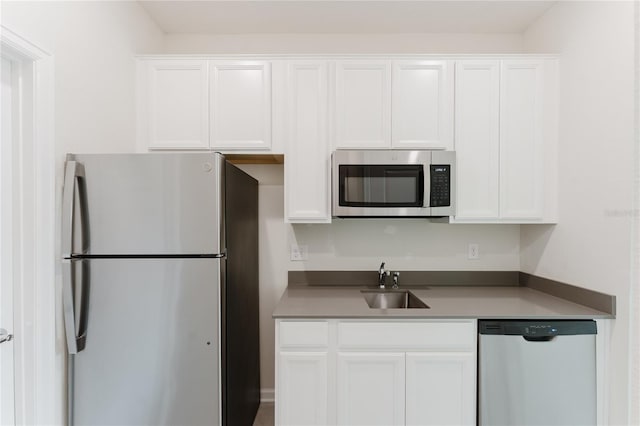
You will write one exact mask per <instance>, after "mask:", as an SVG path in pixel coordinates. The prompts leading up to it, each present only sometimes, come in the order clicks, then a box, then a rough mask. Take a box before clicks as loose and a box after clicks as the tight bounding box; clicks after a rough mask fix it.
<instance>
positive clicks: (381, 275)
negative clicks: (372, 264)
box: [378, 262, 389, 288]
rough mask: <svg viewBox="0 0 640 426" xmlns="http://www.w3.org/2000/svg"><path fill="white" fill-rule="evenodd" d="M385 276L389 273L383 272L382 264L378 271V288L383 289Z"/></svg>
mask: <svg viewBox="0 0 640 426" xmlns="http://www.w3.org/2000/svg"><path fill="white" fill-rule="evenodd" d="M387 275H389V272H388V271H385V270H384V262H382V263H381V264H380V269H378V286H379V287H380V288H384V284H385V280H386V278H387Z"/></svg>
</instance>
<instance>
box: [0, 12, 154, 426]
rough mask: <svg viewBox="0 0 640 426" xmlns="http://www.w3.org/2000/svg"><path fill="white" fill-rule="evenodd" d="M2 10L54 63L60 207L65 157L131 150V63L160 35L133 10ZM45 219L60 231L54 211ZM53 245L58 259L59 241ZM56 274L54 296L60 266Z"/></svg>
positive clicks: (60, 377) (60, 356)
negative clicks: (65, 155) (51, 219)
mask: <svg viewBox="0 0 640 426" xmlns="http://www.w3.org/2000/svg"><path fill="white" fill-rule="evenodd" d="M1 7H2V14H1V17H2V25H3V26H4V27H6V28H8V29H10V30H12V31H13V32H15V33H16V34H18V35H19V36H21V37H23V38H25V39H26V40H28V41H29V42H31V43H33V44H35V45H37V46H38V47H40V48H41V49H43V50H44V51H46V52H48V53H50V54H51V55H52V56H53V60H54V70H55V71H54V72H55V79H54V98H55V117H54V120H55V136H54V140H55V153H56V154H55V156H56V171H57V173H56V181H57V185H56V187H57V188H58V191H57V194H56V196H57V203H56V205H57V206H59V205H60V195H61V194H60V192H61V182H62V166H63V160H64V154H65V153H66V152H118V151H124V152H130V151H133V150H134V147H135V137H136V132H135V123H136V117H135V60H134V55H135V54H136V53H145V52H147V53H157V52H160V51H161V50H162V48H163V46H164V38H163V34H162V32H160V30H159V29H158V28H157V26H156V25H155V23H154V22H153V21H151V19H150V18H149V17H148V15H147V14H146V12H145V11H144V10H143V9H142V8H141V7H140V6H139V5H138V4H137V3H136V2H30V1H20V2H13V1H3V2H2V6H1ZM27 195H28V194H27ZM51 214H52V215H55V216H56V220H55V223H56V224H58V223H60V217H59V216H60V209H59V208H56V211H55V212H51ZM58 232H59V229H56V233H58ZM56 240H57V242H56V248H57V250H58V253H59V247H60V243H59V242H60V237H59V235H57V236H56ZM56 269H57V274H56V282H57V285H58V289H59V288H60V287H59V285H60V268H59V264H57V265H56ZM56 294H57V295H56V297H57V300H56V306H57V307H61V302H60V300H61V297H60V291H59V290H58V291H57V292H56ZM57 314H58V317H59V318H56V322H57V324H56V326H57V329H58V332H57V334H58V336H57V341H56V348H57V353H56V358H57V365H56V368H57V371H56V375H55V376H56V380H57V383H60V385H61V386H60V389H59V392H58V393H57V394H56V395H49V397H50V398H52V400H54V401H53V404H55V405H56V406H57V407H58V412H57V413H56V418H57V419H58V421H57V424H64V407H65V403H64V388H63V387H62V386H63V382H64V377H65V375H64V361H65V351H64V347H65V341H64V331H63V329H62V324H61V318H60V315H61V313H60V312H58V313H57ZM36 328H37V325H36ZM47 403H49V402H47Z"/></svg>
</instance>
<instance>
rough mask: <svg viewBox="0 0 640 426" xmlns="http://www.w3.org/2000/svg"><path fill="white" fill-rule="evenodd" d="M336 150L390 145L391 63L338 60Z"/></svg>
mask: <svg viewBox="0 0 640 426" xmlns="http://www.w3.org/2000/svg"><path fill="white" fill-rule="evenodd" d="M335 77H336V80H335V84H336V90H335V117H336V138H335V143H334V147H335V148H351V149H358V148H389V147H390V146H391V64H390V62H389V61H381V62H371V61H339V62H337V63H336V69H335Z"/></svg>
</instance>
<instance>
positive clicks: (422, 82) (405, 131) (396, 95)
mask: <svg viewBox="0 0 640 426" xmlns="http://www.w3.org/2000/svg"><path fill="white" fill-rule="evenodd" d="M452 102H453V61H394V62H393V86H392V126H391V134H392V142H391V145H392V147H393V148H402V149H416V148H429V149H449V150H450V149H453V105H452Z"/></svg>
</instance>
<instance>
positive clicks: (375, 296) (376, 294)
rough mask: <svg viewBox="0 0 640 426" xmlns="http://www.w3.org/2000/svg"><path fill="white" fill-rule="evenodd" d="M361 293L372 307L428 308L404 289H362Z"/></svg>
mask: <svg viewBox="0 0 640 426" xmlns="http://www.w3.org/2000/svg"><path fill="white" fill-rule="evenodd" d="M361 293H362V295H363V296H364V299H365V300H366V301H367V304H368V305H369V307H370V308H373V309H429V306H427V305H426V304H425V303H424V302H423V301H422V300H420V299H418V298H417V297H416V296H415V295H414V294H413V293H411V292H410V291H406V290H362V291H361Z"/></svg>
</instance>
